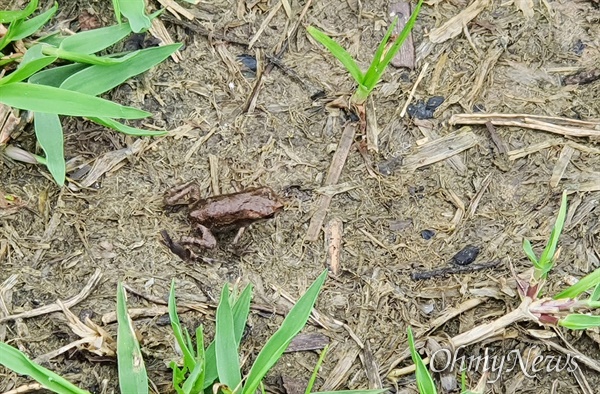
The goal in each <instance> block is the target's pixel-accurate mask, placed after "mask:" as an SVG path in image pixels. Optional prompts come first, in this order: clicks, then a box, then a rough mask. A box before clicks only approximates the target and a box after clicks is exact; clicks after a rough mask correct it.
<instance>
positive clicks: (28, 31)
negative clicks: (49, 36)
mask: <svg viewBox="0 0 600 394" xmlns="http://www.w3.org/2000/svg"><path fill="white" fill-rule="evenodd" d="M56 10H58V3H54V6H53V7H52V8H50V9H49V10H48V11H46V12H43V13H41V14H39V15H38V16H36V17H33V18H31V19H28V20H26V21H23V23H20V24H19V26H18V28H17V29H14V30H13V31H12V34H11V39H10V40H11V41H17V40H22V39H23V38H25V37H29V36H30V35H32V34H33V33H35V32H36V31H38V30H40V29H41V28H42V27H43V26H44V25H45V24H46V22H48V21H49V20H50V19H51V18H52V17H53V16H54V14H55V13H56Z"/></svg>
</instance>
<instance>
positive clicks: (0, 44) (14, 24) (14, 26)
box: [0, 19, 23, 51]
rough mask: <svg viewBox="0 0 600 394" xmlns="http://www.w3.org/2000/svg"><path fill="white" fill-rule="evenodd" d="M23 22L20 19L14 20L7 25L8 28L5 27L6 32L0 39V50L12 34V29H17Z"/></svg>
mask: <svg viewBox="0 0 600 394" xmlns="http://www.w3.org/2000/svg"><path fill="white" fill-rule="evenodd" d="M21 23H23V21H22V20H20V19H19V20H16V21H14V22H12V23H11V24H10V25H8V29H6V33H5V34H4V36H3V37H2V38H1V39H0V51H1V50H3V49H4V48H5V47H6V46H7V45H8V44H9V43H10V42H11V41H12V37H13V35H14V31H15V30H18V29H19V26H20V25H21Z"/></svg>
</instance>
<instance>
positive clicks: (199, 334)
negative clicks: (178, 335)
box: [183, 325, 206, 394]
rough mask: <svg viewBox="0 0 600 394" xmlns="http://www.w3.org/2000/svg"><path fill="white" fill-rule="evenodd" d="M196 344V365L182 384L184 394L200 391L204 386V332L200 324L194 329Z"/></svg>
mask: <svg viewBox="0 0 600 394" xmlns="http://www.w3.org/2000/svg"><path fill="white" fill-rule="evenodd" d="M196 346H197V349H196V354H197V356H196V365H195V366H194V369H193V370H192V371H191V372H190V375H189V376H188V378H187V379H186V381H185V383H184V384H183V392H184V393H185V394H192V393H200V392H202V388H203V387H204V377H205V375H206V366H205V359H204V333H203V331H202V325H200V326H198V328H197V329H196Z"/></svg>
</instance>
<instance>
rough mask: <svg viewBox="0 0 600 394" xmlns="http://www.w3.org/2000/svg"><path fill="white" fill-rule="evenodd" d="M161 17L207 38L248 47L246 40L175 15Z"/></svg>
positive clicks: (260, 46) (257, 46)
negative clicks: (214, 30) (217, 31)
mask: <svg viewBox="0 0 600 394" xmlns="http://www.w3.org/2000/svg"><path fill="white" fill-rule="evenodd" d="M161 19H164V20H166V21H168V22H171V23H173V24H175V25H179V26H183V27H185V28H186V29H190V30H191V31H193V32H194V33H198V34H200V35H203V36H205V37H208V38H215V39H217V40H220V41H225V42H228V43H231V44H237V45H241V46H244V47H248V42H247V41H243V40H240V39H237V38H235V37H229V36H226V35H225V34H220V33H216V32H213V31H210V30H208V29H206V28H204V27H202V26H200V25H198V24H196V23H192V22H188V21H183V20H180V19H177V18H175V17H173V16H171V15H168V14H163V15H161ZM254 47H255V48H264V47H265V46H264V45H260V44H255V45H254Z"/></svg>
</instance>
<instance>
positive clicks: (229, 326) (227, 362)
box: [215, 285, 242, 390]
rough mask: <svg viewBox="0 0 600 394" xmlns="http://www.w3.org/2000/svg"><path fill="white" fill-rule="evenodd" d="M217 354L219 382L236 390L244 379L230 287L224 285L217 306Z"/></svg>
mask: <svg viewBox="0 0 600 394" xmlns="http://www.w3.org/2000/svg"><path fill="white" fill-rule="evenodd" d="M215 356H216V362H217V373H218V375H219V382H220V383H221V384H226V385H227V386H229V388H230V389H231V390H234V389H235V388H236V387H237V386H238V385H239V384H240V383H241V381H242V376H241V373H240V359H239V356H238V346H237V343H236V341H235V331H234V325H233V311H232V310H231V305H230V304H229V287H228V285H225V286H223V290H222V291H221V299H220V300H219V306H218V307H217V314H216V329H215Z"/></svg>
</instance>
